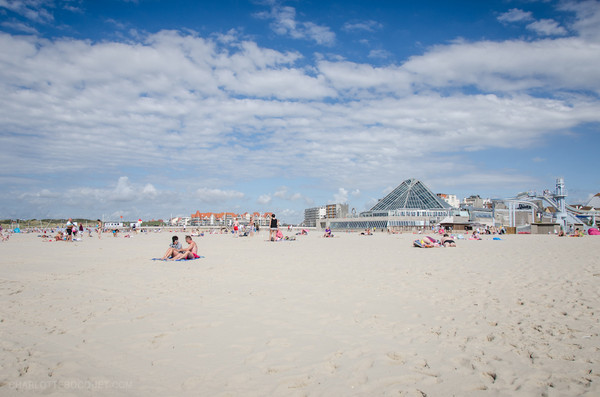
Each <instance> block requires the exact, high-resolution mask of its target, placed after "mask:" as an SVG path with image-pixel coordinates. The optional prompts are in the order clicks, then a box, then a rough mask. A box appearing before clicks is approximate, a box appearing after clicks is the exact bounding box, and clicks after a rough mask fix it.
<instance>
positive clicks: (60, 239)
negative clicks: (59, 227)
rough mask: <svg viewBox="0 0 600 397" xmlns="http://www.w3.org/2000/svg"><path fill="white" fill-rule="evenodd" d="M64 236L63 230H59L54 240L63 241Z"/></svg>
mask: <svg viewBox="0 0 600 397" xmlns="http://www.w3.org/2000/svg"><path fill="white" fill-rule="evenodd" d="M63 238H64V236H63V232H60V231H59V232H58V233H57V234H56V236H54V241H62V240H63Z"/></svg>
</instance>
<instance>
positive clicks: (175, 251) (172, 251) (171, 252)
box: [162, 236, 182, 259]
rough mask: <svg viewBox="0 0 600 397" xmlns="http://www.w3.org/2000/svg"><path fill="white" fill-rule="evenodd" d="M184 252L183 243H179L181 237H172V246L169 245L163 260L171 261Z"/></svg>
mask: <svg viewBox="0 0 600 397" xmlns="http://www.w3.org/2000/svg"><path fill="white" fill-rule="evenodd" d="M181 252H182V249H181V243H180V242H179V237H177V236H173V237H171V244H169V248H168V249H167V252H165V255H164V256H163V257H162V259H169V258H173V257H175V256H177V255H179V254H180V253H181Z"/></svg>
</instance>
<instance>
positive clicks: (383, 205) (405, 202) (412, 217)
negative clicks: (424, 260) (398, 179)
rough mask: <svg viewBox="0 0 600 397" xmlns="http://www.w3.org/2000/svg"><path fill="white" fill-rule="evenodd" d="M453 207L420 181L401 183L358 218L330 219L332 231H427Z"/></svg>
mask: <svg viewBox="0 0 600 397" xmlns="http://www.w3.org/2000/svg"><path fill="white" fill-rule="evenodd" d="M451 211H452V207H451V206H450V205H449V204H448V203H446V202H445V201H444V200H442V199H441V198H439V197H438V196H437V195H435V194H434V193H433V192H432V191H431V190H429V188H428V187H427V186H426V185H425V184H424V183H423V182H421V181H419V180H417V179H414V178H411V179H407V180H405V181H404V182H402V183H401V184H400V185H399V186H398V187H396V188H395V189H394V190H392V191H391V192H390V193H389V194H388V195H387V196H385V197H384V198H382V199H381V200H379V201H378V202H377V204H375V205H374V206H373V207H372V208H371V209H370V210H369V211H366V212H363V213H361V214H360V216H359V217H355V218H345V219H335V220H331V221H330V222H328V223H329V226H330V227H331V228H332V229H353V230H360V229H369V228H370V229H372V228H375V229H388V228H389V229H399V228H402V229H405V228H427V227H430V226H431V225H432V224H436V223H439V222H440V221H441V220H442V219H444V218H445V217H447V216H449V215H450V212H451Z"/></svg>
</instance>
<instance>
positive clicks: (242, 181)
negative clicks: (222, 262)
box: [0, 0, 600, 223]
mask: <svg viewBox="0 0 600 397" xmlns="http://www.w3.org/2000/svg"><path fill="white" fill-rule="evenodd" d="M598 21H600V3H599V2H598V1H576V0H565V1H544V2H530V1H513V2H510V3H506V2H504V1H499V0H498V1H495V0H494V1H490V2H481V3H477V4H474V3H473V2H468V1H458V2H452V3H451V4H450V3H447V2H442V1H425V2H419V3H418V4H412V3H403V2H400V3H398V2H394V3H389V4H388V3H376V4H374V3H372V2H364V1H350V2H339V1H331V2H325V3H321V2H319V3H317V2H284V1H275V0H270V1H247V2H245V1H241V2H238V1H235V2H234V1H224V2H219V3H218V4H212V5H207V4H203V3H198V2H192V1H184V0H177V1H172V2H165V1H155V2H147V1H139V2H130V1H119V0H111V1H107V2H102V3H101V4H100V3H97V2H79V3H74V2H72V1H66V0H64V1H63V0H58V1H46V0H40V1H29V0H14V1H9V2H3V3H2V4H0V49H1V50H2V51H0V54H1V55H0V65H1V66H0V93H2V95H0V101H1V102H0V103H1V105H2V106H0V117H1V119H2V120H3V122H2V124H1V125H0V144H1V147H2V148H3V150H2V154H1V157H0V158H1V159H2V160H3V161H2V163H3V165H4V166H3V167H2V169H1V171H0V184H1V186H2V187H3V188H2V190H1V191H0V218H5V219H11V218H12V219H28V218H29V219H31V218H36V219H42V218H50V217H51V218H68V217H71V216H72V217H86V218H90V219H96V218H98V217H99V216H101V214H106V217H107V218H112V219H120V217H121V216H123V217H124V218H126V219H138V218H142V219H151V218H156V217H159V216H160V217H163V218H165V217H166V216H167V215H169V214H174V215H175V214H178V215H187V214H188V213H189V212H191V211H195V210H196V209H201V210H202V211H212V212H222V211H232V212H243V211H250V210H252V211H258V212H261V213H264V212H274V213H276V214H277V215H278V216H279V217H280V219H283V220H286V221H288V222H290V223H299V222H300V221H301V220H302V217H303V211H304V209H305V208H307V207H312V206H315V205H322V204H327V203H343V202H350V203H352V204H351V206H352V207H355V208H356V210H357V212H361V211H364V210H367V209H368V208H370V207H371V206H372V205H374V204H375V203H376V202H377V200H378V199H379V198H381V197H383V196H385V194H386V193H388V192H389V191H391V189H393V188H394V187H395V186H396V185H397V184H398V183H400V182H401V181H402V180H404V179H405V178H408V177H416V178H418V179H420V180H422V181H423V182H424V183H426V184H427V185H428V186H430V187H431V189H432V190H433V191H435V192H443V193H448V194H454V195H457V196H458V197H467V196H470V195H473V194H479V195H480V196H481V197H491V198H502V197H509V196H512V195H514V194H516V193H517V192H521V191H527V190H537V191H542V190H544V189H547V188H552V184H553V181H554V180H555V178H557V177H564V178H565V181H566V184H567V186H568V189H569V196H568V198H567V200H568V201H569V202H570V203H583V202H586V201H587V200H588V199H589V198H590V197H591V196H592V195H594V194H595V193H597V192H598V191H599V190H600V188H599V186H600V177H598V175H597V173H596V172H595V168H596V164H597V161H596V159H597V155H598V154H597V148H598V147H600V134H599V133H598V132H599V125H600V124H599V123H600V116H599V115H600V101H599V100H598V94H599V93H600V71H599V70H598V68H597V67H596V65H597V64H598V63H599V61H600V52H599V51H598V50H597V48H598V43H599V42H600V23H598Z"/></svg>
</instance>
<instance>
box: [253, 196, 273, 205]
mask: <svg viewBox="0 0 600 397" xmlns="http://www.w3.org/2000/svg"><path fill="white" fill-rule="evenodd" d="M256 202H257V203H258V204H261V205H268V204H271V196H269V195H268V194H261V195H260V196H258V199H257V200H256Z"/></svg>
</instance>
